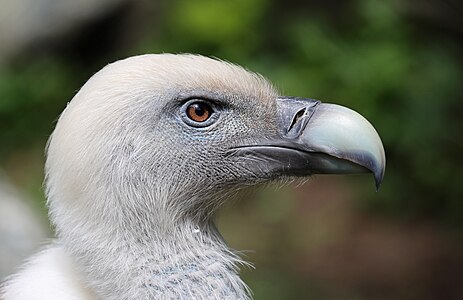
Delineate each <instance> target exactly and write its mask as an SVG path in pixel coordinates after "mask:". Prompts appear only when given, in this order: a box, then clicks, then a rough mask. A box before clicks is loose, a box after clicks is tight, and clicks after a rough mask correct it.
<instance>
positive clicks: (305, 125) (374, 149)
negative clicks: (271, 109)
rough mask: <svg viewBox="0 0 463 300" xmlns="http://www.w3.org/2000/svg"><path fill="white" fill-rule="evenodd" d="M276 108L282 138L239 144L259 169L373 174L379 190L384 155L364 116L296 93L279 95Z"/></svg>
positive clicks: (276, 172) (301, 173)
mask: <svg viewBox="0 0 463 300" xmlns="http://www.w3.org/2000/svg"><path fill="white" fill-rule="evenodd" d="M277 110H278V111H277V114H278V120H279V124H278V127H279V130H280V135H279V136H278V137H276V138H272V139H266V140H265V141H263V142H262V143H260V144H258V145H256V144H254V145H250V146H243V147H238V148H235V150H237V151H238V153H240V154H241V155H244V156H246V157H248V158H251V159H250V160H249V161H252V162H254V163H258V164H259V166H258V169H259V170H264V171H266V172H270V174H272V175H275V176H278V175H293V176H294V175H295V176H307V175H311V174H353V173H367V172H371V173H373V175H374V178H375V182H376V189H378V188H379V186H380V184H381V182H382V180H383V177H384V171H385V167H386V157H385V154H384V148H383V144H382V142H381V139H380V137H379V135H378V133H377V132H376V130H375V129H374V127H373V126H372V125H371V124H370V123H369V122H368V121H367V120H366V119H365V118H364V117H363V116H361V115H360V114H358V113H357V112H355V111H353V110H351V109H349V108H346V107H343V106H340V105H335V104H324V103H321V102H320V101H318V100H313V99H304V98H295V97H280V98H278V99H277ZM252 158H255V159H252ZM262 164H266V166H262ZM251 165H252V163H251Z"/></svg>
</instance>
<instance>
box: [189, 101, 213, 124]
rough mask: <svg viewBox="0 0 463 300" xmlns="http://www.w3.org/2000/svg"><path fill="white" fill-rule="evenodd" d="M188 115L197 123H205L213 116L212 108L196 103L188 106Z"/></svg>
mask: <svg viewBox="0 0 463 300" xmlns="http://www.w3.org/2000/svg"><path fill="white" fill-rule="evenodd" d="M186 114H187V116H188V118H190V119H191V120H193V121H195V122H205V121H206V120H207V119H209V117H210V116H211V114H212V108H211V107H210V106H209V105H207V104H206V103H202V102H196V103H192V104H190V105H188V107H187V109H186Z"/></svg>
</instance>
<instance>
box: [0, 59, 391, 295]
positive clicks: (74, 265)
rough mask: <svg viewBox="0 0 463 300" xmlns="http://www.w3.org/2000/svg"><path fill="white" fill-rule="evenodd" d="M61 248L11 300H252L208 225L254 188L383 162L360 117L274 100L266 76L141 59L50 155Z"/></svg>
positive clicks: (197, 62)
mask: <svg viewBox="0 0 463 300" xmlns="http://www.w3.org/2000/svg"><path fill="white" fill-rule="evenodd" d="M46 152H47V159H46V164H45V174H46V175H45V187H46V188H45V190H46V195H47V204H48V207H49V216H50V220H51V222H52V224H53V226H54V229H55V231H56V239H55V240H53V241H52V242H51V244H50V245H49V246H47V247H46V248H45V249H43V250H42V251H41V252H40V253H38V254H36V255H35V256H33V257H32V258H31V259H29V261H28V262H27V263H26V264H25V265H24V266H23V267H22V268H21V269H20V270H19V271H18V272H17V273H16V274H14V275H12V276H11V277H10V278H8V280H7V281H6V282H5V283H4V284H3V287H2V292H1V297H2V299H5V300H34V299H49V300H55V299H67V300H93V299H117V300H121V299H122V300H123V299H250V298H251V292H250V290H249V289H248V287H247V286H246V284H245V283H244V282H243V281H242V280H241V279H240V277H239V267H240V266H241V265H242V264H243V263H244V262H243V261H242V260H241V258H240V257H239V255H237V253H236V252H234V251H233V250H232V249H230V248H229V247H228V246H227V245H226V243H225V241H224V240H223V238H222V237H221V235H220V233H219V232H218V230H217V228H216V226H215V225H214V213H215V212H216V211H217V209H218V208H219V207H220V206H221V205H222V204H223V203H225V202H227V201H230V199H236V198H242V197H243V195H246V193H245V192H244V191H246V190H248V188H249V187H254V186H259V185H262V184H266V183H271V182H275V181H282V180H287V179H288V178H289V179H292V178H296V177H308V176H310V175H312V174H347V173H364V172H369V173H372V174H373V176H374V179H375V182H376V186H377V188H378V187H379V185H380V183H381V181H382V179H383V176H384V170H385V153H384V149H383V145H382V142H381V139H380V137H379V135H378V133H377V132H376V130H375V129H374V128H373V126H372V125H371V124H370V123H369V122H368V121H367V120H366V119H365V118H364V117H362V116H361V115H360V114H358V113H357V112H355V111H353V110H350V109H348V108H345V107H343V106H339V105H335V104H326V103H322V102H320V101H318V100H313V99H306V98H299V97H287V96H282V95H280V94H279V93H278V91H277V90H276V89H275V88H274V87H273V86H272V85H271V84H270V83H269V82H268V81H267V80H266V79H265V78H264V77H262V76H261V75H258V74H256V73H252V72H250V71H247V70H246V69H244V68H242V67H240V66H237V65H234V64H231V63H229V62H225V61H221V60H218V59H213V58H208V57H203V56H199V55H192V54H177V55H175V54H147V55H140V56H134V57H130V58H127V59H123V60H120V61H117V62H114V63H112V64H109V65H107V66H106V67H104V68H103V69H102V70H100V71H99V72H97V73H96V74H95V75H93V76H92V77H91V78H90V79H89V80H88V81H87V82H86V83H85V84H84V86H83V87H82V88H81V89H80V90H79V92H78V93H77V94H76V95H75V96H74V98H73V99H72V101H70V102H69V103H68V105H67V107H66V108H65V110H64V111H63V113H62V114H61V116H60V117H59V120H58V122H57V124H56V128H55V130H54V132H53V133H52V135H51V137H50V139H49V142H48V145H47V150H46Z"/></svg>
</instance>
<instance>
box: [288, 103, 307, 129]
mask: <svg viewBox="0 0 463 300" xmlns="http://www.w3.org/2000/svg"><path fill="white" fill-rule="evenodd" d="M305 111H306V108H305V107H304V108H303V109H301V110H299V111H298V112H297V113H296V114H295V115H294V118H293V121H292V122H291V125H289V128H288V132H289V131H291V129H293V127H294V125H295V124H296V123H297V122H298V121H299V120H300V119H301V118H302V117H303V116H304V114H305Z"/></svg>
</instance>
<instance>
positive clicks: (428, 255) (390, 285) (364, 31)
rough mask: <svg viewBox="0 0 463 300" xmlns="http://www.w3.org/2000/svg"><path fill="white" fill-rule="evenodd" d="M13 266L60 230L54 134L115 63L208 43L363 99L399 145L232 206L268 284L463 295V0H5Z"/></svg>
mask: <svg viewBox="0 0 463 300" xmlns="http://www.w3.org/2000/svg"><path fill="white" fill-rule="evenodd" d="M0 7H1V9H0V280H1V279H2V278H4V277H5V276H7V275H8V274H11V273H12V272H13V271H14V269H15V268H17V267H18V265H19V264H20V262H21V260H22V259H23V258H24V257H26V256H28V255H29V254H30V253H32V252H34V251H36V250H37V249H38V248H40V247H41V246H43V245H44V244H46V243H47V240H46V239H47V238H48V237H51V236H52V233H51V232H52V230H51V229H50V226H49V225H48V223H47V218H46V208H45V199H44V196H43V187H42V182H43V171H42V169H43V163H44V150H43V149H44V147H45V143H46V140H47V138H48V136H49V135H50V133H51V131H52V130H53V127H54V122H55V121H56V119H57V117H58V115H59V113H60V112H61V111H62V110H63V108H64V107H65V106H66V103H67V102H68V101H69V100H71V98H72V97H73V95H74V94H75V93H76V91H77V90H78V89H79V87H80V86H82V85H83V83H84V82H85V81H86V80H87V79H88V78H89V77H90V76H91V75H92V74H94V73H95V72H96V71H97V70H99V69H100V68H102V67H103V66H105V65H106V64H107V63H109V62H112V61H115V60H117V59H120V58H124V57H127V56H131V55H135V54H142V53H161V52H173V53H185V52H190V53H200V54H203V55H208V56H214V57H219V58H222V59H225V60H229V61H231V62H235V63H237V64H240V65H243V66H246V67H247V68H248V69H251V70H253V71H256V72H259V73H261V74H263V75H265V76H266V77H267V78H269V79H270V80H271V81H273V82H274V83H275V84H276V86H277V87H278V88H279V89H280V90H281V91H282V92H283V93H284V94H286V95H294V96H296V95H297V96H307V97H311V98H317V99H321V100H323V101H325V102H334V103H339V104H342V105H345V106H348V107H351V108H353V109H355V110H357V111H359V112H361V113H362V114H363V115H364V116H366V117H367V118H368V119H369V120H370V121H371V122H372V123H373V124H374V125H375V127H376V129H377V131H378V132H379V133H380V135H381V137H382V139H383V142H384V145H385V148H386V153H387V160H388V161H387V169H386V177H385V180H384V182H383V185H382V187H381V189H380V191H379V192H376V191H375V189H374V183H373V178H370V177H368V176H344V177H337V176H317V177H314V178H312V179H311V180H310V181H309V183H307V184H305V185H302V186H299V187H295V186H290V187H286V188H283V189H266V190H262V191H260V192H259V193H258V194H257V196H256V197H255V199H248V200H246V201H241V202H238V203H234V204H233V205H230V206H227V207H225V208H224V209H223V210H222V212H221V213H220V215H219V216H218V223H219V227H220V228H221V231H222V232H223V235H224V236H225V238H226V239H227V241H228V242H229V244H230V245H231V246H232V247H233V248H235V249H239V250H252V251H245V252H244V253H245V255H246V257H247V259H248V260H249V261H251V262H253V263H254V265H255V266H256V269H255V270H251V269H244V270H243V273H242V275H243V277H244V278H245V280H246V282H247V283H248V284H249V286H250V287H251V289H252V290H253V291H254V297H255V299H463V241H462V232H463V189H462V185H463V182H462V180H463V158H462V157H463V135H462V133H461V131H462V129H463V101H462V100H463V99H462V98H463V97H462V95H463V51H462V50H463V19H462V18H461V15H462V14H463V4H462V2H461V1H458V0H428V1H418V0H402V1H399V0H397V1H391V0H384V1H379V0H349V1H341V0H325V1H322V0H309V1H298V0H285V1H276V0H275V1H271V0H231V1H215V0H197V1H188V0H178V1H148V0H145V1H144V0H138V1H136V0H133V1H128V0H127V1H124V0H104V1H91V0H61V1H60V0H16V1H14V0H0Z"/></svg>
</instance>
